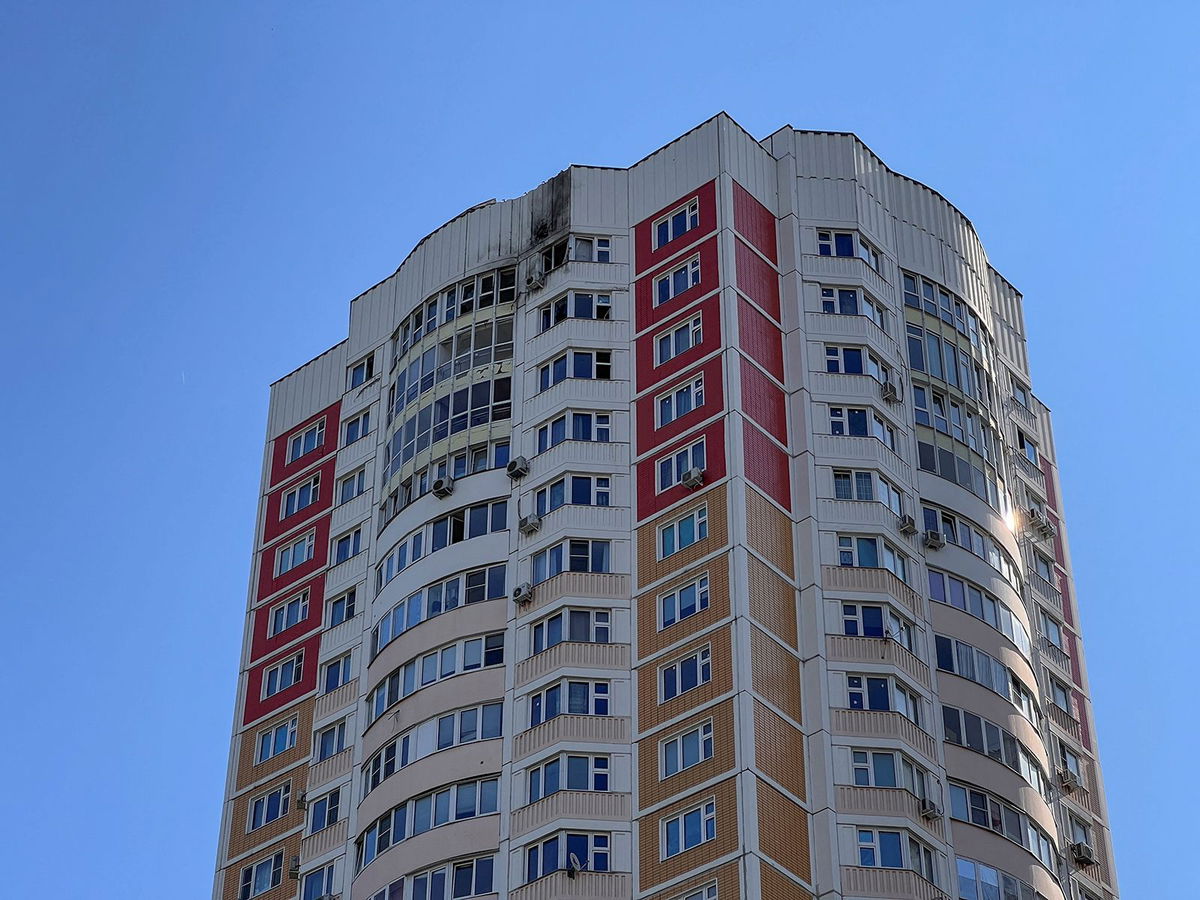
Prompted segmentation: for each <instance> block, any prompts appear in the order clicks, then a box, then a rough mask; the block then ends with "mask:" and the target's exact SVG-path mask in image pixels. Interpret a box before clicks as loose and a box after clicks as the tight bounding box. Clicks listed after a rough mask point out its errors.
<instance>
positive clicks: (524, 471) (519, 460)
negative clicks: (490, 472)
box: [505, 456, 529, 481]
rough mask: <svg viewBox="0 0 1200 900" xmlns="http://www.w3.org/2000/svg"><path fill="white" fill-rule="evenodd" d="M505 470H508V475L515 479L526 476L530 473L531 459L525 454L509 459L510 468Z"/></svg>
mask: <svg viewBox="0 0 1200 900" xmlns="http://www.w3.org/2000/svg"><path fill="white" fill-rule="evenodd" d="M505 471H506V472H508V477H509V478H511V479H513V480H514V481H515V480H516V479H518V478H524V477H525V476H526V475H528V474H529V460H527V459H526V458H525V457H523V456H518V457H516V458H515V459H510V460H509V461H508V468H507V469H505Z"/></svg>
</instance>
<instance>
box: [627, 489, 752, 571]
mask: <svg viewBox="0 0 1200 900" xmlns="http://www.w3.org/2000/svg"><path fill="white" fill-rule="evenodd" d="M705 504H708V537H706V538H705V539H704V540H702V541H696V543H694V544H692V545H691V546H690V547H685V548H684V549H683V550H679V551H677V552H675V553H672V554H671V555H670V556H668V557H667V558H666V559H661V560H660V559H659V558H658V528H659V526H660V525H665V524H667V523H668V522H670V521H672V520H674V519H678V518H681V517H682V516H685V515H687V514H688V513H689V512H690V511H691V510H693V509H696V508H697V507H699V506H704V505H705ZM728 543H729V523H728V516H727V514H726V499H725V483H724V482H722V483H721V484H719V485H717V486H716V487H714V488H711V489H709V490H707V491H705V492H704V493H702V494H700V495H699V496H698V497H696V498H695V499H694V500H692V501H690V502H688V503H685V504H683V505H681V506H677V507H675V508H674V509H672V510H671V511H670V512H667V513H663V514H662V515H661V516H659V517H658V518H657V519H654V520H653V521H652V522H647V523H646V524H645V525H642V526H641V527H640V528H638V530H637V561H638V584H641V585H647V584H653V583H654V582H656V581H658V580H659V579H662V578H667V577H669V576H671V575H673V574H674V573H675V572H678V571H679V570H680V569H684V568H687V567H688V566H690V565H692V564H694V563H695V562H696V560H698V559H700V558H701V557H702V556H706V555H707V554H709V553H712V552H713V551H714V550H720V549H721V548H722V547H724V546H725V545H726V544H728Z"/></svg>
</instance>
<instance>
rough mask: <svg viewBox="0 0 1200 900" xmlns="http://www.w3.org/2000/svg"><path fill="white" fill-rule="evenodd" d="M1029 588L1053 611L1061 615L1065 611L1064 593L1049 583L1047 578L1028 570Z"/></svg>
mask: <svg viewBox="0 0 1200 900" xmlns="http://www.w3.org/2000/svg"><path fill="white" fill-rule="evenodd" d="M1028 580H1029V587H1030V588H1032V590H1033V593H1034V595H1035V596H1036V597H1037V598H1038V599H1039V600H1041V601H1042V602H1043V603H1045V604H1046V605H1047V606H1049V607H1050V608H1051V609H1054V610H1056V611H1057V612H1059V613H1062V611H1063V598H1062V593H1061V592H1060V591H1059V590H1058V588H1056V587H1055V586H1054V585H1052V584H1051V583H1050V582H1048V581H1047V580H1046V579H1045V578H1043V577H1042V576H1041V575H1039V574H1038V573H1037V572H1035V571H1034V570H1033V569H1029V570H1028Z"/></svg>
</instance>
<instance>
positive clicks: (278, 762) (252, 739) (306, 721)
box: [236, 697, 317, 791]
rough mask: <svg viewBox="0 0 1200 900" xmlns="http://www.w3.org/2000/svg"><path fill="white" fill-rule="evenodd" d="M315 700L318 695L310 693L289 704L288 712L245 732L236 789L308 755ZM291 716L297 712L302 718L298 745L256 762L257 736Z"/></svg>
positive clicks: (297, 716) (298, 733) (298, 729)
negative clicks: (295, 702) (294, 703)
mask: <svg viewBox="0 0 1200 900" xmlns="http://www.w3.org/2000/svg"><path fill="white" fill-rule="evenodd" d="M316 702H317V698H316V697H309V698H308V699H307V700H303V701H301V702H300V703H297V704H296V705H295V706H291V707H288V709H287V711H286V712H282V713H280V714H279V715H277V716H272V717H271V718H270V719H268V720H267V721H266V722H261V723H259V724H257V725H255V726H254V727H253V728H248V729H246V730H245V731H243V732H242V737H241V741H242V743H241V746H240V747H239V749H238V759H237V780H236V781H237V788H236V789H237V790H239V791H240V790H241V789H242V788H244V787H245V786H246V785H248V784H253V783H254V782H255V781H259V780H261V779H263V778H266V777H267V776H269V775H270V774H271V773H272V772H278V771H280V770H282V769H286V768H287V767H288V766H290V765H291V764H292V763H294V762H297V761H298V760H301V759H307V758H308V756H309V753H310V751H311V750H312V746H311V745H312V717H313V707H314V706H315V705H316ZM292 716H296V718H297V719H298V720H299V721H298V722H297V723H296V746H295V747H293V748H292V749H291V750H285V751H284V752H283V753H280V754H279V755H278V756H272V757H271V758H270V759H268V760H264V761H263V762H261V763H258V764H257V765H255V762H254V759H255V757H256V756H257V754H258V736H259V735H260V734H261V733H262V732H264V731H266V730H267V729H269V728H274V727H275V726H276V725H278V724H280V723H281V722H286V721H287V720H288V719H290V718H291V717H292Z"/></svg>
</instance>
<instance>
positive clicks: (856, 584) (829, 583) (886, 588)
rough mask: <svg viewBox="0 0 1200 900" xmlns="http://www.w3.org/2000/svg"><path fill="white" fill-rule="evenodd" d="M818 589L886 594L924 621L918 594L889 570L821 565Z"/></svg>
mask: <svg viewBox="0 0 1200 900" xmlns="http://www.w3.org/2000/svg"><path fill="white" fill-rule="evenodd" d="M821 587H822V588H823V589H824V590H826V591H832V592H833V593H834V594H835V595H836V594H837V592H838V591H852V592H854V593H860V594H887V595H888V596H889V597H894V598H895V599H896V600H897V601H899V602H900V603H901V604H902V605H903V606H904V607H905V608H906V609H907V610H908V611H909V612H911V613H912V614H913V615H914V616H916V617H917V618H918V619H924V618H925V612H924V606H925V604H924V603H922V602H921V595H920V594H918V593H917V592H916V591H914V590H913V589H912V588H910V587H909V586H908V585H907V584H905V583H904V582H903V581H901V580H900V579H899V578H897V577H896V576H895V575H893V574H892V572H891V571H889V570H888V569H862V568H855V567H851V566H821Z"/></svg>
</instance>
